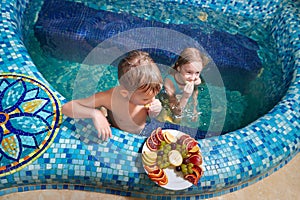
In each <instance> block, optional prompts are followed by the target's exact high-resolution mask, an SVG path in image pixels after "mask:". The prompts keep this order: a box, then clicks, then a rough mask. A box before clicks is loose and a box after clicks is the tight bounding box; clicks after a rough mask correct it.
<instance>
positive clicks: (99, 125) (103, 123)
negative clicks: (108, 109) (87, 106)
mask: <svg viewBox="0 0 300 200" xmlns="http://www.w3.org/2000/svg"><path fill="white" fill-rule="evenodd" d="M93 122H94V126H95V128H96V130H97V132H98V137H99V138H100V137H101V136H102V140H104V141H106V140H107V139H108V138H111V137H112V133H111V129H110V124H109V123H108V121H107V119H106V117H105V116H104V115H103V114H102V113H101V112H100V111H99V112H96V113H95V116H94V117H93Z"/></svg>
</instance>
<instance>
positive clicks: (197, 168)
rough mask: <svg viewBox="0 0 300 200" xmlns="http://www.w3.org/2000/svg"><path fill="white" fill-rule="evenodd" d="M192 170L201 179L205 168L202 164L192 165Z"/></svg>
mask: <svg viewBox="0 0 300 200" xmlns="http://www.w3.org/2000/svg"><path fill="white" fill-rule="evenodd" d="M192 170H193V172H194V174H195V175H196V177H197V178H198V179H200V178H201V176H202V175H203V174H204V171H203V168H202V166H201V165H194V166H193V167H192Z"/></svg>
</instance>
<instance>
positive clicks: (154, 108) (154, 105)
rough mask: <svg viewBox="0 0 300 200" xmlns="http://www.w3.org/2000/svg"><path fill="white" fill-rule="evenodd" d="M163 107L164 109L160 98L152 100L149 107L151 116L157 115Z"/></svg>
mask: <svg viewBox="0 0 300 200" xmlns="http://www.w3.org/2000/svg"><path fill="white" fill-rule="evenodd" d="M161 109H162V106H161V102H160V101H159V100H158V99H154V101H153V102H151V104H150V106H149V108H148V114H149V116H150V117H156V116H158V115H159V113H160V111H161Z"/></svg>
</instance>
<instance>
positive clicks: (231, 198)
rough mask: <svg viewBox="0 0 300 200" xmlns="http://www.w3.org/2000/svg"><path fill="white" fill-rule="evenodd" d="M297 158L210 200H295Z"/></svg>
mask: <svg viewBox="0 0 300 200" xmlns="http://www.w3.org/2000/svg"><path fill="white" fill-rule="evenodd" d="M299 168H300V154H298V155H296V156H295V157H294V158H293V159H292V160H291V161H290V162H289V163H288V164H286V165H285V166H283V167H282V168H281V169H280V170H279V171H277V172H275V173H273V174H272V175H270V176H268V177H266V178H265V179H263V180H261V181H259V182H257V183H255V184H253V185H250V186H248V187H246V188H243V189H241V190H238V191H236V192H232V193H228V194H225V195H223V196H219V197H214V198H211V199H210V200H236V199H243V200H257V199H263V200H269V199H270V200H271V199H272V200H273V199H279V200H281V199H282V200H283V199H284V200H295V199H299V196H300V190H299V188H300V173H298V171H299ZM0 199H1V200H19V199H22V200H53V199H56V200H85V199H94V200H96V199H99V200H100V199H101V200H106V199H109V200H125V199H126V200H127V199H128V200H134V199H136V198H130V197H123V196H117V195H109V194H100V193H91V192H84V191H83V192H80V191H70V190H41V191H31V192H22V193H12V194H9V195H6V196H2V197H1V198H0Z"/></svg>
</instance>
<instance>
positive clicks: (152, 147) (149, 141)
mask: <svg viewBox="0 0 300 200" xmlns="http://www.w3.org/2000/svg"><path fill="white" fill-rule="evenodd" d="M146 145H147V147H148V148H149V149H150V151H157V150H158V146H157V145H156V144H154V142H153V140H152V139H151V137H148V139H147V140H146Z"/></svg>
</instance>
